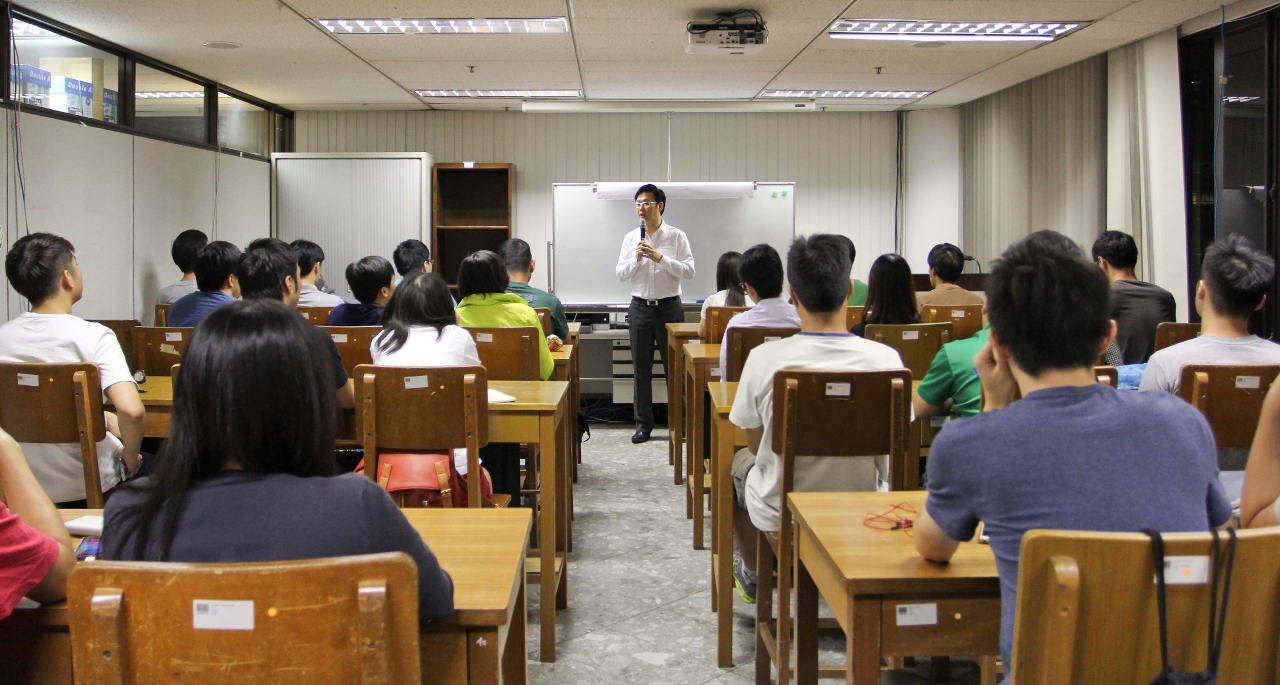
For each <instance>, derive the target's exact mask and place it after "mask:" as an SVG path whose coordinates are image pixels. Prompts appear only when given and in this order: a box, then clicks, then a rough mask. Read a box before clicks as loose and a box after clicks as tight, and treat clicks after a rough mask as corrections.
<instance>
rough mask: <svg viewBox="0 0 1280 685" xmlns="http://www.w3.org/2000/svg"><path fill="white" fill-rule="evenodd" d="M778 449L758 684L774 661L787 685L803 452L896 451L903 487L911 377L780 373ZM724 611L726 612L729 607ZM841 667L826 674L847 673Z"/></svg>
mask: <svg viewBox="0 0 1280 685" xmlns="http://www.w3.org/2000/svg"><path fill="white" fill-rule="evenodd" d="M773 398H774V401H773V440H772V446H773V452H774V454H777V455H778V457H779V461H780V463H781V469H782V470H781V474H780V475H781V482H780V483H779V492H780V497H779V502H780V505H781V506H780V509H781V527H780V530H779V532H777V533H763V532H761V533H758V535H757V547H756V550H757V551H756V569H757V570H758V578H757V589H756V682H757V683H768V682H769V666H770V664H772V665H773V666H775V667H776V668H777V670H778V685H786V683H787V682H788V681H789V680H790V677H791V673H792V670H793V669H792V668H791V666H790V664H791V646H792V644H793V643H792V636H791V629H792V616H791V591H792V580H793V573H794V570H795V569H794V566H793V564H794V560H795V540H794V538H793V534H794V530H795V526H794V524H793V522H792V520H791V513H790V510H788V509H787V495H788V494H790V493H791V492H792V491H793V490H794V489H795V469H796V466H795V464H796V456H797V455H801V456H815V457H868V456H876V455H881V454H888V455H889V470H890V481H891V482H892V483H894V485H893V488H894V489H895V490H898V489H901V485H900V483H901V481H902V475H903V470H904V468H905V465H906V455H907V436H908V433H909V429H910V424H911V374H910V373H908V372H907V370H906V369H890V370H885V371H799V370H796V371H790V370H788V371H779V372H778V373H776V374H774V376H773ZM775 560H776V561H777V567H778V571H777V589H778V617H777V620H776V630H775V628H774V625H775V622H774V620H773V616H772V613H773V589H774V582H773V575H772V574H771V573H770V572H769V570H768V569H771V568H773V565H774V561H775ZM725 610H726V609H725V608H721V611H725ZM843 673H844V670H843V669H840V668H824V669H819V677H823V678H839V677H843Z"/></svg>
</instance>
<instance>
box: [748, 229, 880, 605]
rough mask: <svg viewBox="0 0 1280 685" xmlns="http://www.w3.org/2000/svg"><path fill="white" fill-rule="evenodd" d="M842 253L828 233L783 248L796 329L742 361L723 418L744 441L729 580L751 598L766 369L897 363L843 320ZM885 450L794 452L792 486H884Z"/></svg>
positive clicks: (770, 372) (767, 396)
mask: <svg viewBox="0 0 1280 685" xmlns="http://www.w3.org/2000/svg"><path fill="white" fill-rule="evenodd" d="M849 268H850V265H849V253H848V250H847V249H846V248H845V246H844V244H843V243H841V242H840V241H839V240H838V239H837V238H836V237H835V236H832V235H825V234H820V235H813V236H809V237H808V238H798V239H796V241H795V242H794V243H792V244H791V249H790V250H788V252H787V280H788V281H790V288H789V292H790V295H791V300H792V301H793V302H794V303H795V308H796V312H797V313H798V314H799V315H800V333H798V334H797V335H794V336H792V337H790V338H783V339H782V340H775V341H773V342H767V343H765V344H763V345H761V346H759V347H757V348H755V349H754V350H752V351H751V354H750V356H748V357H747V362H746V365H745V366H743V369H742V378H741V380H740V381H739V383H738V393H737V396H736V397H735V398H734V401H733V409H732V410H730V412H729V421H731V422H732V423H733V424H734V425H735V426H738V427H740V428H742V429H743V430H745V431H746V433H747V445H748V447H747V448H746V449H743V450H739V451H738V453H737V454H735V455H734V457H733V466H732V472H733V481H734V483H733V485H734V495H735V498H734V500H735V504H736V506H735V509H734V517H733V518H734V520H733V524H734V525H733V529H734V547H735V549H736V550H738V551H735V553H734V561H733V566H734V585H735V586H736V587H737V589H738V592H739V594H740V595H742V598H743V600H745V601H747V602H754V601H755V568H754V567H755V547H756V531H757V530H761V531H769V532H771V531H776V530H778V527H779V498H780V493H779V490H780V486H781V483H780V478H781V473H780V471H781V462H780V460H779V458H778V455H776V454H774V452H773V449H772V444H773V442H772V441H773V437H772V433H773V376H774V374H775V373H776V372H778V371H781V370H783V369H810V370H822V371H863V370H876V369H899V368H902V358H901V357H900V356H899V355H898V352H897V351H896V350H894V349H893V348H891V347H889V346H887V345H883V344H881V343H878V342H874V341H871V340H867V339H865V338H860V337H857V336H855V335H852V334H851V333H849V331H848V330H847V329H846V328H845V316H846V314H845V301H846V300H847V299H848V297H849V288H850V286H849ZM888 480H889V459H888V456H877V457H861V458H858V457H838V458H830V457H800V458H797V459H796V474H795V489H796V490H797V491H806V490H808V491H813V490H818V491H844V490H854V491H875V490H887V489H888V485H887V483H888Z"/></svg>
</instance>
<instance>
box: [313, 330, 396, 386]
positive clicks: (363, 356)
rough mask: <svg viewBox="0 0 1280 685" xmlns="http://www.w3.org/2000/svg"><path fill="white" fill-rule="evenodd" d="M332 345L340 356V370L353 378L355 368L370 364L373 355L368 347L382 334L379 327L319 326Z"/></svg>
mask: <svg viewBox="0 0 1280 685" xmlns="http://www.w3.org/2000/svg"><path fill="white" fill-rule="evenodd" d="M321 328H323V329H324V332H325V333H328V334H329V337H331V338H333V344H335V345H337V346H338V354H340V355H342V368H344V369H346V370H347V375H348V376H351V377H352V378H354V377H355V371H356V367H357V366H359V365H361V364H372V363H373V355H372V354H371V353H370V351H369V345H370V344H372V343H373V339H374V338H375V337H376V336H377V335H378V334H379V333H381V332H382V327H381V326H321Z"/></svg>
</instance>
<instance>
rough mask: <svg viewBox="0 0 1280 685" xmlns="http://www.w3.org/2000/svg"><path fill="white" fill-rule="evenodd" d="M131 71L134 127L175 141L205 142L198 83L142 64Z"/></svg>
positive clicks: (202, 108) (201, 90)
mask: <svg viewBox="0 0 1280 685" xmlns="http://www.w3.org/2000/svg"><path fill="white" fill-rule="evenodd" d="M133 73H134V89H133V96H134V103H133V107H134V110H133V111H134V114H133V123H134V127H135V128H137V129H138V130H139V131H142V132H143V133H150V134H152V135H157V136H163V137H165V138H172V139H175V140H185V141H187V142H191V143H205V142H208V136H207V135H206V133H205V131H206V127H207V124H206V122H205V111H204V86H203V85H202V84H199V83H196V82H195V81H188V80H187V79H184V78H182V77H180V76H174V75H173V74H170V73H168V72H164V71H161V70H159V69H154V68H152V67H149V66H147V65H145V64H139V65H137V66H136V67H135V68H134V72H133Z"/></svg>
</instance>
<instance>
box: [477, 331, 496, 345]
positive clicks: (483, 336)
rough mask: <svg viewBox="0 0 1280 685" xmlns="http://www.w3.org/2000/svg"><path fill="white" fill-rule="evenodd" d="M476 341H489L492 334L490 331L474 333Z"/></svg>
mask: <svg viewBox="0 0 1280 685" xmlns="http://www.w3.org/2000/svg"><path fill="white" fill-rule="evenodd" d="M476 342H487V343H491V342H493V334H492V333H476Z"/></svg>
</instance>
